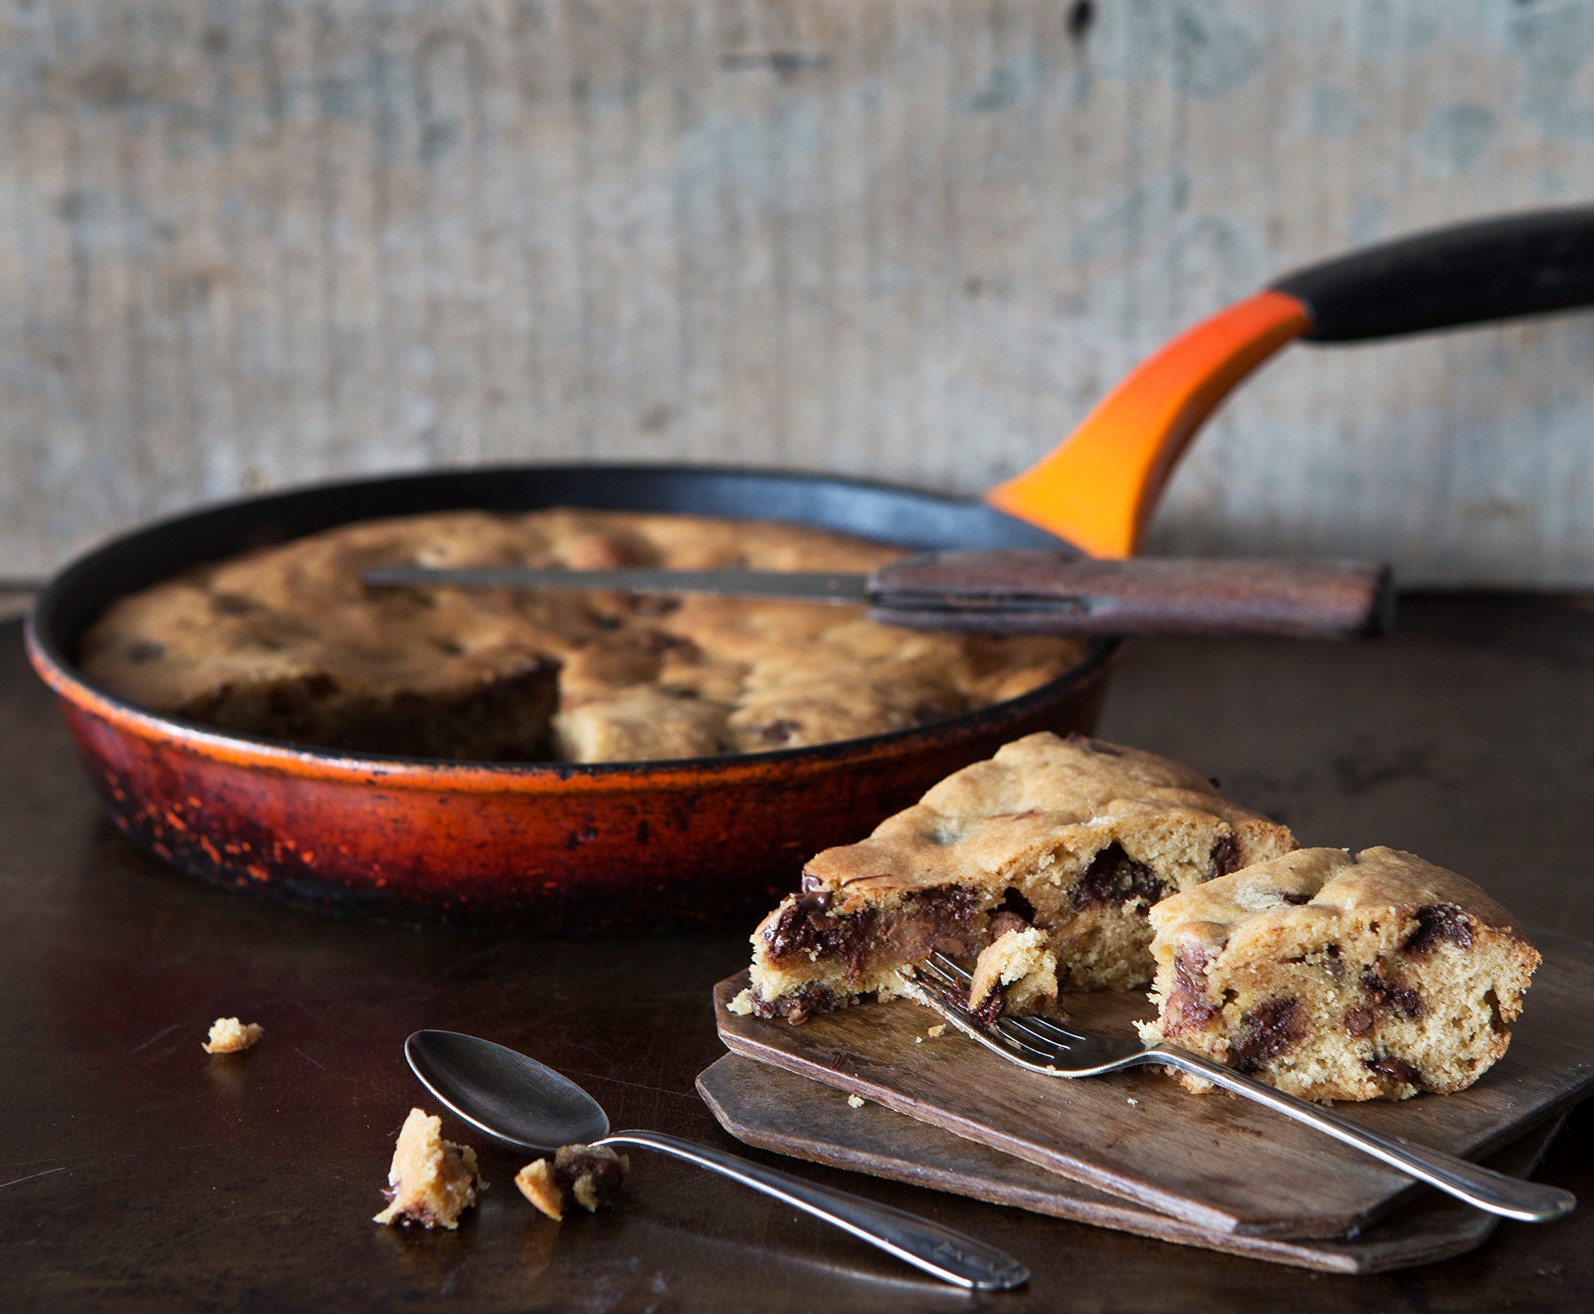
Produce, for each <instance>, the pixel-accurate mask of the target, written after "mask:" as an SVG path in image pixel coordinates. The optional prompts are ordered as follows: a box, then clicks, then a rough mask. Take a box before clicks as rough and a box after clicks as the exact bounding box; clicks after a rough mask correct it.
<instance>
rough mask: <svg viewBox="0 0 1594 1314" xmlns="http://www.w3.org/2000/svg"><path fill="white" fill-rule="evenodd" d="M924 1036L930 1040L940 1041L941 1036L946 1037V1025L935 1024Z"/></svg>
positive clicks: (942, 1023)
mask: <svg viewBox="0 0 1594 1314" xmlns="http://www.w3.org/2000/svg"><path fill="white" fill-rule="evenodd" d="M924 1034H925V1035H927V1036H929V1037H930V1039H931V1040H940V1039H941V1037H942V1036H944V1035H946V1023H945V1022H937V1023H936V1024H935V1025H934V1026H933V1027H931V1028H930V1029H929V1030H928V1031H926V1032H925V1033H924Z"/></svg>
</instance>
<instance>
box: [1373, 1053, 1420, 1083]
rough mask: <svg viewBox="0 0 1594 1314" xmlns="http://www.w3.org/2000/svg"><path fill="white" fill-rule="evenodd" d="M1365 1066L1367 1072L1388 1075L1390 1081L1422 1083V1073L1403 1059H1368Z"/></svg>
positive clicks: (1382, 1075)
mask: <svg viewBox="0 0 1594 1314" xmlns="http://www.w3.org/2000/svg"><path fill="white" fill-rule="evenodd" d="M1366 1067H1367V1070H1368V1071H1369V1072H1376V1073H1378V1075H1379V1076H1381V1077H1388V1078H1389V1079H1390V1080H1391V1081H1403V1082H1405V1083H1406V1084H1407V1085H1408V1086H1420V1085H1422V1073H1420V1072H1418V1071H1417V1069H1416V1068H1414V1067H1412V1066H1411V1064H1409V1063H1407V1062H1406V1060H1405V1059H1398V1058H1376V1059H1368V1060H1367V1063H1366Z"/></svg>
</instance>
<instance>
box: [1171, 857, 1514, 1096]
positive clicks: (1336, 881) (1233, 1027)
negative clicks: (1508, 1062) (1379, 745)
mask: <svg viewBox="0 0 1594 1314" xmlns="http://www.w3.org/2000/svg"><path fill="white" fill-rule="evenodd" d="M1151 924H1152V926H1153V927H1154V928H1155V931H1156V935H1155V939H1154V940H1153V942H1152V953H1153V954H1154V956H1155V958H1156V962H1157V979H1156V985H1155V989H1154V991H1153V994H1152V1000H1153V1002H1154V1003H1156V1004H1157V1006H1158V1010H1159V1012H1158V1016H1157V1018H1156V1020H1155V1021H1154V1022H1151V1023H1146V1024H1143V1025H1142V1027H1141V1031H1142V1034H1143V1035H1144V1037H1145V1039H1146V1040H1148V1041H1151V1042H1156V1041H1158V1040H1163V1041H1167V1042H1169V1043H1171V1044H1175V1045H1179V1046H1181V1047H1183V1048H1185V1049H1189V1050H1194V1051H1195V1052H1197V1053H1200V1054H1205V1055H1207V1056H1208V1057H1209V1058H1213V1059H1216V1060H1217V1061H1218V1062H1220V1063H1224V1064H1226V1065H1228V1066H1230V1067H1234V1068H1237V1069H1238V1070H1240V1071H1241V1072H1245V1073H1250V1074H1252V1075H1254V1076H1256V1077H1257V1078H1258V1079H1260V1080H1262V1081H1265V1082H1267V1084H1268V1085H1270V1086H1275V1087H1277V1088H1278V1089H1279V1090H1283V1091H1287V1092H1289V1093H1290V1094H1292V1095H1299V1096H1301V1097H1302V1098H1305V1099H1312V1100H1366V1099H1394V1100H1399V1099H1406V1098H1408V1097H1410V1096H1412V1095H1416V1094H1417V1093H1419V1092H1420V1091H1436V1092H1440V1093H1450V1092H1454V1091H1458V1090H1463V1089H1465V1088H1466V1087H1468V1086H1470V1085H1471V1084H1472V1083H1473V1082H1474V1081H1476V1080H1477V1079H1478V1078H1479V1077H1480V1076H1481V1075H1482V1074H1483V1073H1484V1072H1486V1071H1487V1070H1488V1069H1489V1067H1490V1066H1491V1065H1493V1064H1494V1062H1495V1061H1496V1060H1497V1059H1499V1058H1500V1056H1501V1055H1503V1054H1504V1053H1505V1051H1506V1047H1507V1046H1508V1045H1509V1044H1510V1042H1511V1032H1510V1024H1511V1023H1512V1022H1513V1021H1515V1020H1516V1018H1517V1016H1518V1014H1519V1013H1520V1012H1521V1010H1522V994H1523V991H1525V990H1526V989H1527V988H1528V982H1529V978H1530V977H1531V976H1532V974H1533V970H1534V968H1535V967H1537V966H1538V963H1539V954H1538V952H1537V951H1536V950H1535V949H1534V948H1533V946H1532V945H1531V944H1529V943H1528V942H1527V940H1526V939H1525V938H1524V937H1523V935H1522V932H1521V930H1520V929H1519V928H1518V927H1517V926H1516V924H1515V923H1514V922H1513V921H1512V920H1511V916H1510V914H1508V913H1507V912H1506V911H1505V909H1504V908H1502V907H1501V906H1500V905H1499V904H1498V903H1496V902H1495V901H1494V900H1493V899H1491V898H1490V897H1489V896H1488V895H1487V894H1485V893H1484V892H1483V891H1482V890H1480V889H1479V888H1478V887H1477V886H1476V885H1474V884H1473V883H1472V882H1471V881H1469V880H1466V879H1465V878H1463V877H1461V876H1458V875H1456V873H1454V872H1452V871H1446V870H1445V869H1444V868H1442V867H1436V866H1434V865H1433V864H1432V863H1428V862H1424V861H1423V860H1422V859H1421V858H1418V857H1416V856H1414V855H1412V854H1410V853H1401V852H1399V851H1397V850H1395V849H1388V848H1373V849H1365V850H1363V851H1362V852H1361V853H1358V854H1354V855H1353V854H1351V853H1348V852H1347V851H1345V850H1344V849H1302V850H1300V851H1298V852H1295V853H1290V854H1286V855H1284V856H1283V857H1279V858H1276V859H1274V860H1273V861H1271V862H1264V863H1261V864H1260V865H1258V866H1254V867H1249V868H1247V869H1246V870H1245V871H1240V872H1236V873H1234V874H1233V875H1230V876H1225V877H1223V878H1221V879H1219V880H1214V881H1209V882H1207V883H1206V884H1204V885H1200V886H1197V887H1195V888H1193V889H1188V890H1185V891H1183V892H1182V893H1179V894H1176V895H1174V896H1173V897H1171V898H1169V899H1167V900H1165V901H1163V902H1162V903H1159V904H1158V905H1157V906H1156V907H1154V908H1153V909H1152V910H1151ZM1195 1085H1196V1088H1198V1089H1199V1088H1201V1087H1202V1086H1204V1085H1205V1083H1195Z"/></svg>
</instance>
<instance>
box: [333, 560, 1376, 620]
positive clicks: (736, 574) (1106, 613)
mask: <svg viewBox="0 0 1594 1314" xmlns="http://www.w3.org/2000/svg"><path fill="white" fill-rule="evenodd" d="M364 581H365V583H366V584H368V585H372V586H375V587H378V588H394V587H411V586H417V585H420V586H430V587H442V586H447V587H453V588H487V589H492V588H515V589H596V590H614V591H618V592H622V593H708V594H717V595H720V596H725V597H751V598H782V599H797V600H801V601H807V602H834V603H846V602H850V603H860V602H861V603H866V604H867V605H868V608H869V615H870V617H871V618H872V619H874V620H878V621H883V622H885V623H886V624H888V625H904V626H908V627H911V628H913V629H924V630H963V631H977V632H979V633H983V634H1056V635H1079V636H1082V637H1098V636H1108V635H1112V636H1124V635H1139V636H1146V635H1182V636H1189V635H1209V636H1212V637H1236V636H1245V637H1256V638H1263V637H1278V638H1295V639H1344V638H1356V637H1361V636H1366V635H1374V634H1381V633H1383V632H1384V631H1385V630H1386V629H1388V628H1389V625H1390V623H1391V620H1392V618H1393V614H1394V601H1393V596H1394V595H1393V590H1392V588H1391V584H1390V571H1389V567H1388V566H1386V565H1380V564H1378V563H1376V562H1367V561H1295V560H1288V559H1285V560H1266V559H1251V560H1247V559H1234V560H1223V559H1215V560H1200V559H1168V558H1156V557H1150V558H1144V557H1143V558H1130V559H1128V560H1119V561H1109V560H1100V559H1097V558H1094V557H1080V556H1075V555H1072V554H1069V553H1063V552H1051V551H1047V550H1045V549H1042V548H1008V549H996V550H986V551H944V552H921V553H917V554H915V555H913V556H909V557H904V558H902V559H901V560H899V561H893V562H891V563H889V564H888V565H885V566H881V567H880V568H879V569H878V570H875V571H874V572H872V573H871V574H868V575H849V574H845V573H836V572H801V571H759V570H661V569H647V568H643V569H621V570H564V569H539V568H535V567H530V566H477V567H469V568H463V569H438V568H433V567H428V566H412V565H394V566H381V567H377V568H375V569H372V570H368V571H366V572H365V575H364Z"/></svg>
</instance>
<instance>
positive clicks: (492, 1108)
mask: <svg viewBox="0 0 1594 1314" xmlns="http://www.w3.org/2000/svg"><path fill="white" fill-rule="evenodd" d="M404 1057H405V1059H406V1060H408V1062H409V1065H410V1070H411V1071H412V1072H414V1073H415V1075H416V1076H417V1077H418V1078H420V1081H421V1084H422V1085H423V1086H425V1087H426V1089H427V1090H429V1091H431V1092H432V1094H433V1095H435V1096H437V1098H438V1099H439V1100H441V1101H442V1102H443V1103H444V1104H445V1105H446V1106H447V1107H448V1108H449V1110H450V1111H452V1112H453V1113H455V1114H457V1115H458V1116H459V1117H461V1118H463V1119H464V1120H465V1121H466V1122H468V1123H470V1125H471V1126H473V1127H475V1128H478V1129H479V1130H480V1131H482V1132H484V1133H486V1134H487V1135H488V1136H490V1137H492V1139H493V1140H495V1141H498V1142H500V1143H501V1144H503V1145H508V1146H512V1147H514V1148H515V1149H521V1150H535V1151H538V1152H540V1153H543V1154H548V1153H552V1152H553V1151H554V1150H556V1149H558V1147H559V1146H561V1145H627V1146H638V1147H641V1148H643V1149H649V1150H657V1151H659V1152H660V1153H663V1154H668V1155H671V1156H673V1157H674V1158H677V1159H684V1160H686V1161H687V1162H688V1163H694V1164H697V1165H698V1166H699V1167H702V1168H707V1169H709V1170H710V1171H711V1172H716V1173H720V1174H721V1175H723V1176H726V1177H729V1178H732V1179H733V1180H735V1181H738V1182H741V1183H742V1184H743V1185H744V1186H750V1187H752V1188H753V1189H754V1190H755V1191H761V1192H763V1193H764V1194H765V1195H770V1196H774V1197H775V1198H776V1199H777V1200H783V1201H785V1202H786V1203H787V1204H790V1205H794V1206H795V1207H796V1208H798V1209H801V1210H802V1211H803V1212H804V1213H808V1214H811V1215H813V1216H814V1217H815V1218H819V1219H822V1220H824V1221H825V1222H827V1223H831V1224H833V1225H835V1226H836V1227H839V1228H841V1229H842V1230H843V1231H846V1232H850V1233H851V1234H852V1235H853V1236H856V1237H858V1238H860V1239H861V1240H864V1241H867V1242H869V1244H870V1245H873V1246H878V1247H879V1248H880V1249H882V1250H884V1251H886V1252H887V1253H889V1254H892V1255H895V1256H896V1257H897V1258H898V1259H901V1260H903V1261H904V1262H905V1263H909V1264H912V1265H913V1266H914V1267H915V1268H918V1269H922V1270H923V1271H924V1272H926V1273H929V1274H931V1275H932V1276H934V1277H937V1278H940V1279H941V1280H942V1281H943V1282H949V1283H951V1284H953V1285H954V1286H960V1287H970V1288H975V1289H981V1290H1007V1289H1009V1288H1011V1287H1017V1286H1022V1285H1023V1284H1024V1283H1025V1282H1027V1281H1029V1273H1028V1271H1027V1270H1026V1269H1025V1268H1024V1266H1023V1265H1022V1264H1020V1263H1019V1262H1018V1261H1017V1260H1015V1259H1014V1258H1013V1257H1012V1256H1011V1255H1008V1254H1006V1253H1005V1252H1003V1251H1001V1250H998V1249H996V1247H995V1246H989V1245H986V1244H985V1242H983V1241H978V1240H976V1239H975V1238H973V1237H971V1236H966V1235H964V1234H963V1233H961V1232H955V1231H953V1230H952V1229H951V1228H949V1227H942V1226H941V1225H940V1224H938V1223H932V1222H930V1221H929V1220H928V1219H925V1218H919V1217H917V1216H915V1215H913V1214H910V1213H908V1212H906V1211H905V1210H902V1209H893V1208H891V1207H890V1206H889V1205H879V1204H875V1203H874V1202H873V1201H870V1200H865V1199H863V1198H861V1197H860V1196H855V1195H849V1194H848V1193H847V1192H845V1191H835V1190H832V1189H830V1188H829V1187H823V1186H818V1185H815V1184H814V1183H813V1182H805V1181H804V1180H803V1179H802V1178H800V1177H793V1176H791V1175H790V1174H788V1173H783V1172H779V1171H777V1170H776V1169H774V1168H766V1167H764V1166H763V1165H762V1164H756V1163H753V1162H751V1161H750V1160H747V1159H741V1158H738V1157H737V1156H736V1155H733V1154H727V1153H725V1152H724V1151H723V1150H716V1149H713V1148H711V1147H709V1146H706V1145H695V1144H693V1143H692V1142H690V1141H683V1140H680V1139H679V1138H678V1137H674V1136H667V1135H665V1134H664V1133H662V1132H650V1131H618V1132H610V1130H609V1118H608V1115H607V1114H606V1113H604V1111H603V1108H602V1106H601V1105H599V1103H598V1102H597V1101H596V1100H595V1099H593V1098H592V1096H591V1095H589V1094H588V1093H587V1092H586V1091H584V1090H583V1089H582V1088H581V1087H580V1086H578V1085H576V1083H575V1082H573V1081H571V1080H570V1079H569V1078H568V1077H565V1076H562V1075H560V1074H559V1073H557V1072H555V1071H554V1070H553V1069H552V1068H549V1067H545V1066H544V1065H543V1064H541V1063H538V1062H537V1061H536V1060H535V1059H532V1058H528V1057H527V1056H526V1055H524V1054H521V1053H519V1052H518V1051H516V1050H513V1049H509V1048H507V1047H505V1046H503V1045H497V1044H494V1043H493V1042H492V1041H490V1040H481V1039H479V1038H478V1037H476V1036H467V1035H463V1034H461V1033H460V1032H458V1031H417V1032H415V1034H414V1035H412V1036H411V1037H410V1038H409V1039H408V1040H406V1041H405V1042H404Z"/></svg>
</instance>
